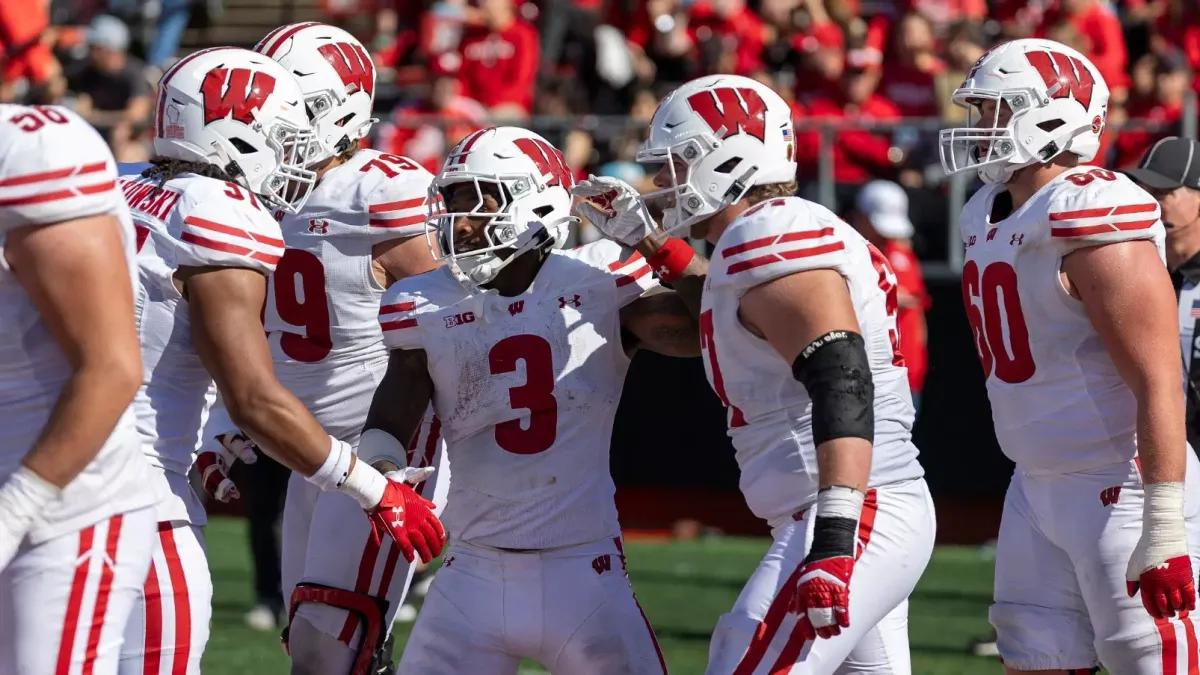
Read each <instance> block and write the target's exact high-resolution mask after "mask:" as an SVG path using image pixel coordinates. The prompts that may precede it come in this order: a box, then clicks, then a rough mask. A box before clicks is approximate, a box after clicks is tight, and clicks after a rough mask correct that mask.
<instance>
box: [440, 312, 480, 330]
mask: <svg viewBox="0 0 1200 675" xmlns="http://www.w3.org/2000/svg"><path fill="white" fill-rule="evenodd" d="M473 321H475V312H463V313H462V314H455V315H454V316H448V317H446V328H454V327H455V326H461V325H463V324H464V323H472V322H473Z"/></svg>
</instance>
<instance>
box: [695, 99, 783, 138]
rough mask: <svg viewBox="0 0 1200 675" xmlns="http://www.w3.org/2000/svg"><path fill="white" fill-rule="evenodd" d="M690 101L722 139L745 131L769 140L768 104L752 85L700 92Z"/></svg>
mask: <svg viewBox="0 0 1200 675" xmlns="http://www.w3.org/2000/svg"><path fill="white" fill-rule="evenodd" d="M687 102H688V105H690V106H692V110H694V111H696V114H697V115H699V116H700V118H701V119H703V120H704V123H705V124H707V125H708V126H709V128H710V129H712V130H713V133H715V134H718V135H720V136H721V138H723V139H724V138H729V137H730V136H732V135H734V134H738V133H742V134H750V135H751V136H753V137H755V138H757V139H758V140H760V141H766V136H767V129H766V113H767V104H766V103H764V102H763V100H762V97H761V96H759V95H758V92H757V91H754V90H753V89H751V88H749V87H738V88H736V89H734V88H732V87H722V88H720V89H707V90H705V91H698V92H696V93H695V94H692V95H691V96H689V97H688V98H687ZM718 104H720V107H718Z"/></svg>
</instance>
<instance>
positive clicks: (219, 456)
mask: <svg viewBox="0 0 1200 675" xmlns="http://www.w3.org/2000/svg"><path fill="white" fill-rule="evenodd" d="M214 441H215V443H214ZM207 445H208V446H209V447H206V448H205V449H203V450H201V451H200V452H199V453H197V454H196V471H197V472H198V473H199V474H200V482H201V483H203V484H204V491H205V492H207V493H208V494H210V495H212V497H213V499H216V500H217V501H220V502H228V501H232V500H234V499H238V498H240V497H241V496H242V495H241V493H240V492H238V489H237V486H236V485H234V484H233V481H232V480H230V479H229V470H230V468H232V467H233V463H234V462H236V461H237V460H239V459H240V460H242V461H243V462H244V463H246V464H253V463H255V462H256V461H258V455H257V454H255V452H254V451H255V450H256V449H257V446H255V445H254V441H252V440H250V439H249V438H247V437H246V436H245V435H244V434H242V433H241V432H240V431H230V432H227V433H224V434H217V435H216V436H214V437H213V440H211V441H209V442H208V443H207ZM214 445H215V446H216V447H212V446H214Z"/></svg>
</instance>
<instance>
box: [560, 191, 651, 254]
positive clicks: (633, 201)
mask: <svg viewBox="0 0 1200 675" xmlns="http://www.w3.org/2000/svg"><path fill="white" fill-rule="evenodd" d="M571 194H572V195H573V196H575V197H579V198H580V199H581V200H586V201H576V202H575V206H574V211H575V214H576V215H578V216H580V217H583V218H587V219H588V221H590V222H591V223H592V225H595V226H596V229H597V230H600V232H601V233H603V234H604V236H605V237H608V238H609V239H612V240H613V241H615V242H617V243H618V244H622V245H624V246H628V247H629V248H633V247H634V246H637V244H638V243H640V242H641V241H642V240H643V239H645V238H646V237H648V236H650V233H651V232H653V231H654V230H655V229H656V227H655V225H654V219H652V218H651V217H650V213H649V212H648V211H647V210H646V205H645V203H644V202H643V201H642V197H641V195H639V194H638V191H637V190H635V189H633V186H632V185H630V184H629V183H626V182H625V181H623V180H620V179H619V178H608V177H601V176H594V175H589V176H588V179H587V180H581V181H579V182H578V183H576V184H575V187H573V188H571Z"/></svg>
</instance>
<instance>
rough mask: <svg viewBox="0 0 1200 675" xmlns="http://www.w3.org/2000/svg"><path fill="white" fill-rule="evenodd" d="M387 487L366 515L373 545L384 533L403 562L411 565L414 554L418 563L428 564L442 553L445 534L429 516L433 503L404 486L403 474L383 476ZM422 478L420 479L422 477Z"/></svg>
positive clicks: (431, 513) (409, 486) (406, 485)
mask: <svg viewBox="0 0 1200 675" xmlns="http://www.w3.org/2000/svg"><path fill="white" fill-rule="evenodd" d="M384 477H385V478H387V481H388V486H387V488H386V490H384V493H383V499H382V500H380V502H379V505H378V506H376V507H375V508H373V509H370V510H369V511H367V517H368V518H370V520H371V532H372V535H373V536H374V537H375V538H376V541H380V540H382V537H383V533H384V532H386V533H387V534H388V535H390V536H391V537H392V539H394V540H396V544H397V545H398V546H399V547H400V552H401V553H403V554H404V559H405V560H407V561H409V562H412V560H413V556H414V551H415V553H416V555H419V556H420V558H421V562H429V561H430V559H432V558H435V557H437V556H438V555H439V554H440V553H441V552H442V545H443V544H445V543H446V530H445V529H444V528H443V527H442V523H441V521H440V520H438V518H437V516H435V515H433V509H434V504H433V502H431V501H429V500H428V499H425V498H424V497H422V496H421V495H419V494H417V492H416V490H413V488H412V486H411V485H409V484H408V483H407V482H405V475H404V473H403V472H399V471H396V472H391V473H387V474H385V475H384ZM422 477H423V476H422Z"/></svg>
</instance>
